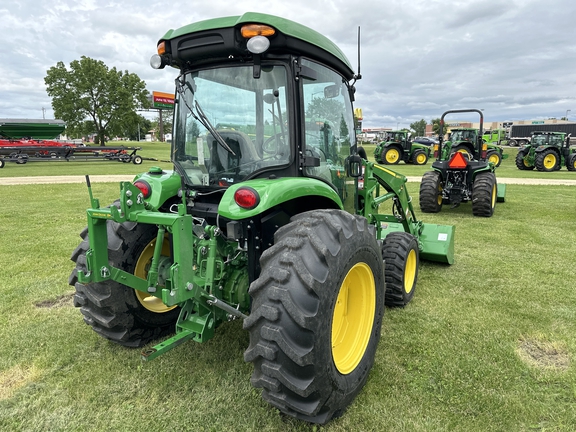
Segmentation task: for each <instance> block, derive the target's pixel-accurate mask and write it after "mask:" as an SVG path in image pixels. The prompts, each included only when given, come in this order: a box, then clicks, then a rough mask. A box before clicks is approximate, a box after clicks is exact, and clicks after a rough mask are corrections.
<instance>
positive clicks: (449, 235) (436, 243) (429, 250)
mask: <svg viewBox="0 0 576 432" xmlns="http://www.w3.org/2000/svg"><path fill="white" fill-rule="evenodd" d="M454 230H455V227H454V226H453V225H436V224H430V223H423V224H422V233H421V234H420V235H419V236H417V238H418V243H419V244H420V259H422V260H426V261H436V262H441V263H445V264H454ZM397 231H404V226H403V225H402V224H401V223H395V222H384V223H381V224H380V238H381V239H382V240H384V239H385V238H386V236H387V235H388V234H389V233H391V232H397Z"/></svg>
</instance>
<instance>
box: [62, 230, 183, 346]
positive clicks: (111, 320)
mask: <svg viewBox="0 0 576 432" xmlns="http://www.w3.org/2000/svg"><path fill="white" fill-rule="evenodd" d="M107 230H108V258H109V262H110V264H111V265H112V266H114V267H117V268H120V269H122V270H125V271H127V272H129V273H132V274H135V275H137V276H140V277H146V274H147V270H148V266H149V263H150V261H151V258H152V253H153V250H154V244H155V243H156V234H157V232H158V228H157V227H156V226H154V225H147V224H135V223H131V222H130V223H128V222H127V223H124V224H118V223H116V222H113V221H107ZM80 236H81V237H82V239H83V241H82V243H81V244H80V245H79V246H78V247H77V248H76V250H75V251H74V252H73V253H72V257H71V260H72V261H74V262H75V263H76V268H75V269H74V270H73V271H72V274H71V275H70V278H69V280H68V282H69V284H70V285H72V286H74V287H75V288H76V294H75V295H74V306H76V307H79V308H80V312H82V315H84V322H85V323H86V324H88V325H89V326H91V327H92V329H93V330H94V331H95V332H96V333H98V334H99V335H101V336H103V337H105V338H106V339H109V340H111V341H113V342H116V343H118V344H120V345H123V346H127V347H140V346H143V345H145V344H146V343H148V342H150V341H152V340H154V339H157V338H159V337H161V336H165V335H167V334H170V333H171V332H173V331H174V328H175V327H174V326H175V323H176V320H177V318H178V314H179V312H180V311H179V308H176V307H171V308H169V307H167V306H165V305H164V303H162V302H161V301H160V300H159V299H157V298H156V297H153V296H148V295H146V294H145V293H141V292H140V291H135V290H134V289H132V288H129V287H127V286H125V285H122V284H120V283H118V282H115V281H113V280H107V281H104V282H98V283H89V284H87V285H84V284H81V283H80V282H78V276H77V275H78V270H82V271H86V251H87V250H88V248H89V244H88V229H84V231H82V233H81V234H80ZM169 254H170V249H169V244H168V241H167V240H166V241H165V243H164V248H163V251H162V255H165V256H169Z"/></svg>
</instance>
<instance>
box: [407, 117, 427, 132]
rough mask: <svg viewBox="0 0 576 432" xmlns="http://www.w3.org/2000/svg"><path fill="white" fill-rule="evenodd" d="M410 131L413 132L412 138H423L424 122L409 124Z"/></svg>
mask: <svg viewBox="0 0 576 432" xmlns="http://www.w3.org/2000/svg"><path fill="white" fill-rule="evenodd" d="M410 129H412V131H413V132H414V136H424V135H425V134H426V120H424V119H422V120H418V121H417V122H414V123H411V124H410Z"/></svg>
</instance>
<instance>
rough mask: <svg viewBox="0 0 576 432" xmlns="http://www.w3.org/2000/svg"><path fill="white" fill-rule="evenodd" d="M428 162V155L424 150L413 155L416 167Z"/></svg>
mask: <svg viewBox="0 0 576 432" xmlns="http://www.w3.org/2000/svg"><path fill="white" fill-rule="evenodd" d="M426 162H428V155H427V154H426V152H425V151H424V150H416V151H415V152H414V154H413V155H412V163H413V164H414V165H426Z"/></svg>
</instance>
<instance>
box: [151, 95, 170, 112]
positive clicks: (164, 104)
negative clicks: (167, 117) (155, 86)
mask: <svg viewBox="0 0 576 432" xmlns="http://www.w3.org/2000/svg"><path fill="white" fill-rule="evenodd" d="M152 106H153V107H154V108H165V109H174V95H173V94H171V93H162V92H157V91H153V92H152Z"/></svg>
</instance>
